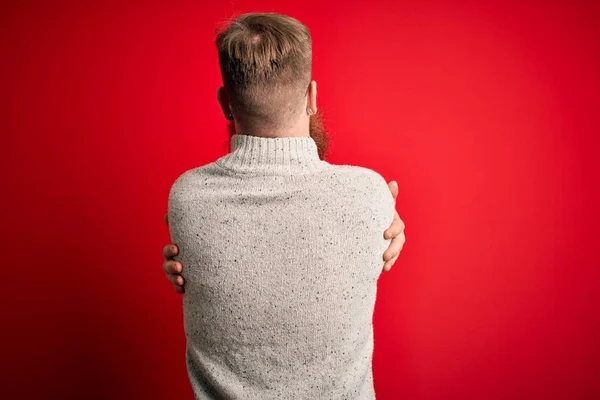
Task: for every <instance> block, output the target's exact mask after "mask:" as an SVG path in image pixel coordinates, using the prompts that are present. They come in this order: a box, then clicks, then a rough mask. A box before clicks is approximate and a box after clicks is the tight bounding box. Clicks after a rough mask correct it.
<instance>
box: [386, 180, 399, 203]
mask: <svg viewBox="0 0 600 400" xmlns="http://www.w3.org/2000/svg"><path fill="white" fill-rule="evenodd" d="M388 188H389V189H390V192H392V197H393V198H394V201H396V197H398V182H396V181H389V182H388Z"/></svg>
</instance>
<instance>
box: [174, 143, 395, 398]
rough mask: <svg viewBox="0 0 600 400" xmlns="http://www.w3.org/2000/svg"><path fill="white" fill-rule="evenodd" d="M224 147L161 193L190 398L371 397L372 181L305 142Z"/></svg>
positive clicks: (389, 207)
mask: <svg viewBox="0 0 600 400" xmlns="http://www.w3.org/2000/svg"><path fill="white" fill-rule="evenodd" d="M230 144H231V152H230V153H228V154H226V155H224V156H223V157H221V158H219V159H217V160H216V161H215V162H212V163H210V164H207V165H204V166H201V167H197V168H194V169H190V170H188V171H185V172H184V173H183V174H182V175H181V176H179V177H178V178H177V180H176V181H175V182H174V183H173V185H172V187H171V190H170V193H169V200H168V213H169V227H170V233H171V239H172V241H173V242H174V243H176V244H177V245H178V246H179V250H180V253H179V255H178V256H176V257H175V259H176V260H179V261H181V262H182V264H183V273H182V275H183V277H184V279H185V293H184V294H183V313H184V329H185V334H186V340H187V345H186V364H187V371H188V374H189V379H190V382H191V385H192V388H193V391H194V394H195V398H196V399H251V400H254V399H256V400H268V399H278V400H285V399H295V400H297V399H311V400H314V399H327V400H333V399H360V400H372V399H374V398H375V391H374V386H373V375H372V369H371V367H372V354H373V349H374V344H373V325H372V321H373V310H374V306H375V296H376V292H377V280H378V278H379V275H380V273H381V270H382V268H383V258H382V257H383V253H384V251H385V250H386V249H387V247H388V245H389V243H390V239H384V237H383V232H384V230H385V229H386V228H388V227H389V226H390V224H391V223H392V221H393V218H394V200H393V197H392V195H391V193H390V191H389V189H388V186H387V184H386V182H385V180H384V178H383V177H382V176H381V175H380V174H378V173H377V172H375V171H373V170H371V169H368V168H364V167H358V166H350V165H335V164H330V163H328V162H326V161H324V160H320V159H319V155H318V152H317V146H316V143H315V142H314V140H313V139H312V138H310V137H280V138H265V137H258V136H249V135H245V134H237V135H234V136H232V137H231V143H230Z"/></svg>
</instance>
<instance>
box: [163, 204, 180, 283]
mask: <svg viewBox="0 0 600 400" xmlns="http://www.w3.org/2000/svg"><path fill="white" fill-rule="evenodd" d="M165 223H166V224H167V226H169V214H165ZM177 254H179V248H178V247H177V245H176V244H174V243H170V244H167V245H166V246H165V247H164V248H163V257H164V259H165V261H164V262H163V270H164V271H165V275H166V276H167V279H168V280H169V282H171V284H172V285H173V286H174V287H175V291H176V292H177V293H183V292H184V291H185V290H184V288H183V284H184V280H183V276H181V275H180V274H181V271H183V265H181V263H180V262H179V261H176V260H174V259H173V257H175V256H176V255H177Z"/></svg>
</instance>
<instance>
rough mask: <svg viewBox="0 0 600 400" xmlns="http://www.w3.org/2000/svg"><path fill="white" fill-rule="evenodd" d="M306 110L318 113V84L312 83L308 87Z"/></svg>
mask: <svg viewBox="0 0 600 400" xmlns="http://www.w3.org/2000/svg"><path fill="white" fill-rule="evenodd" d="M306 99H307V101H306V108H310V109H311V110H312V114H313V115H314V114H316V113H317V82H316V81H310V84H309V85H308V92H307V93H306Z"/></svg>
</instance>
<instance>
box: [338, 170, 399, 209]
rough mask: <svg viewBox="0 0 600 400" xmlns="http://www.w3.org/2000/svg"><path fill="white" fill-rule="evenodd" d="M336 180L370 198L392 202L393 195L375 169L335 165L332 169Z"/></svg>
mask: <svg viewBox="0 0 600 400" xmlns="http://www.w3.org/2000/svg"><path fill="white" fill-rule="evenodd" d="M332 171H333V174H334V175H335V176H336V181H337V182H341V183H344V184H345V185H348V186H347V188H348V189H350V190H353V191H354V192H363V193H365V194H367V195H369V197H370V198H371V199H374V200H378V201H382V200H383V201H388V200H389V201H390V202H393V196H392V193H391V192H390V189H389V186H388V184H387V182H386V180H385V178H384V177H383V176H382V175H381V174H380V173H379V172H377V171H375V170H372V169H370V168H366V167H361V166H358V165H346V164H340V165H335V168H333V169H332Z"/></svg>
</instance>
